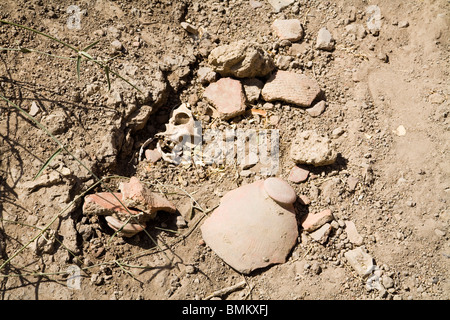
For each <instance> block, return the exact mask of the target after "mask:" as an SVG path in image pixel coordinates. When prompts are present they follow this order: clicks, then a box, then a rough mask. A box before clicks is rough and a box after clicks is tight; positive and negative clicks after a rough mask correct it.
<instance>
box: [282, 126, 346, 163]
mask: <svg viewBox="0 0 450 320" xmlns="http://www.w3.org/2000/svg"><path fill="white" fill-rule="evenodd" d="M290 156H291V159H292V160H294V161H295V163H297V164H309V165H313V166H315V167H318V166H324V165H329V164H332V163H334V162H335V161H336V158H337V153H336V152H335V151H334V150H333V149H332V148H331V141H330V140H329V138H328V137H326V136H323V135H319V134H318V133H317V132H315V131H312V130H307V131H299V132H298V133H297V135H296V136H295V138H294V140H293V141H292V144H291V149H290Z"/></svg>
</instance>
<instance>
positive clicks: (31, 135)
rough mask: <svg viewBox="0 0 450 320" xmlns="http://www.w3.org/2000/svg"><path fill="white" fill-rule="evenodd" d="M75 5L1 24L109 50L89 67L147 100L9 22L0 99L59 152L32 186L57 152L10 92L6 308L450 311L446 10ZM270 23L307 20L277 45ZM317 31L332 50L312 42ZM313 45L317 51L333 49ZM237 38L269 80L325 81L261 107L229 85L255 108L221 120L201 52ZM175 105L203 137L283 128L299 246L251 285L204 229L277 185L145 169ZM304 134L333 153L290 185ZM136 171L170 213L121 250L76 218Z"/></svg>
mask: <svg viewBox="0 0 450 320" xmlns="http://www.w3.org/2000/svg"><path fill="white" fill-rule="evenodd" d="M272 2H273V1H272ZM72 5H73V3H71V2H70V1H67V0H63V1H53V0H50V1H41V0H31V1H24V0H20V1H3V2H2V3H1V4H0V18H1V19H2V20H6V21H10V22H14V23H17V24H20V25H26V26H27V27H30V28H33V29H36V30H38V31H40V32H43V33H46V34H50V35H52V36H53V37H56V38H58V39H60V40H62V41H64V42H66V43H69V44H71V45H72V46H74V47H76V48H79V49H80V50H81V49H82V48H85V47H87V46H88V45H89V44H91V43H93V42H94V41H97V40H98V41H99V42H98V43H97V44H96V45H95V46H93V47H92V48H90V49H89V50H88V54H89V55H91V56H92V57H94V58H95V59H98V60H99V61H100V60H101V61H106V60H109V59H110V60H109V62H108V63H109V65H110V68H111V70H113V71H114V72H117V73H118V74H120V75H121V76H122V77H123V78H124V79H126V80H127V81H129V82H130V83H132V84H133V85H134V86H135V87H137V88H138V89H139V90H140V91H137V90H136V89H135V88H133V87H132V86H131V85H130V84H128V83H127V82H126V81H124V80H123V79H120V78H119V77H117V76H114V74H112V73H110V78H111V89H110V90H109V88H108V84H107V78H106V75H105V72H104V70H102V69H101V68H99V67H98V65H97V64H96V63H94V62H92V61H88V60H87V59H82V61H81V66H80V79H79V80H78V79H77V72H76V53H74V52H73V51H71V50H69V49H68V48H66V47H65V46H64V45H62V44H61V43H58V42H55V41H52V40H50V39H48V38H45V37H43V36H42V35H39V34H36V33H33V32H30V31H28V30H24V29H22V28H19V27H14V26H12V25H7V24H0V47H1V51H0V76H1V78H0V94H1V95H2V96H3V97H5V98H6V99H7V100H9V101H11V102H13V103H14V104H16V105H17V106H19V107H21V108H22V109H24V110H26V111H27V112H29V113H30V114H32V115H33V117H34V118H35V119H36V120H37V121H38V122H39V123H41V124H42V125H43V126H45V128H46V129H47V130H48V132H50V133H51V134H52V135H53V136H54V137H56V138H57V139H58V140H59V141H60V142H61V143H62V144H63V145H64V146H66V148H67V150H63V151H62V152H59V153H57V154H56V156H55V157H53V158H52V161H51V162H50V165H49V166H48V167H47V168H46V169H45V170H44V172H43V173H42V174H41V175H40V176H39V177H38V178H37V179H34V178H35V176H36V174H37V173H38V172H39V170H40V168H41V167H42V166H43V164H44V163H45V162H46V161H47V160H48V159H49V158H50V157H51V156H52V155H54V154H55V152H56V151H57V150H58V148H59V146H58V145H57V144H56V143H55V142H54V140H53V139H52V138H51V137H50V136H49V135H48V133H47V132H45V131H43V130H41V128H39V126H38V125H37V124H36V123H35V122H33V121H31V119H29V118H27V117H26V116H24V114H23V113H20V112H19V111H18V110H17V109H16V108H14V107H13V106H12V105H11V104H8V103H6V101H5V100H4V99H2V101H1V103H0V141H1V143H0V219H1V220H0V226H1V227H0V265H1V266H2V267H1V271H0V277H1V279H0V286H1V297H2V299H180V300H184V299H206V298H207V299H209V298H212V297H213V296H214V297H213V298H222V299H240V300H244V299H255V300H258V299H273V300H275V299H286V300H292V299H389V300H390V299H395V300H397V299H398V300H400V299H405V300H406V299H443V300H444V299H449V297H450V286H449V274H448V259H449V257H450V247H449V241H448V240H449V231H448V230H449V229H448V227H449V221H450V220H449V219H450V215H449V213H450V212H449V208H448V201H449V200H450V199H449V190H450V189H449V188H450V186H449V181H450V180H449V164H450V161H449V158H448V149H449V148H448V141H450V139H449V130H448V124H449V123H448V114H449V102H448V94H449V91H448V87H447V86H446V83H447V81H446V80H447V79H448V76H449V74H448V70H450V69H449V56H448V52H449V50H448V49H449V47H448V46H449V43H448V39H449V29H448V28H449V25H448V12H449V4H448V3H447V2H445V1H413V2H408V3H405V2H402V1H384V0H381V1H379V2H378V3H377V4H376V6H373V5H371V6H369V5H367V3H366V2H364V1H356V0H351V1H337V2H336V3H330V2H325V1H315V0H313V1H306V0H296V1H292V3H291V4H289V5H287V6H286V7H284V8H281V9H279V10H278V9H275V8H274V7H273V6H272V5H271V4H270V1H265V0H258V1H256V0H255V1H237V0H227V1H210V0H207V1H196V0H194V1H184V0H183V1H165V0H161V1H150V2H142V1H123V0H118V1H114V2H110V1H106V0H98V1H96V2H95V3H94V2H82V3H80V4H78V5H77V6H75V7H72V8H71V9H70V10H68V8H69V7H70V6H72ZM277 19H278V20H279V21H280V20H287V19H298V20H299V21H300V23H301V26H302V29H303V34H302V36H301V37H298V39H299V40H297V38H296V39H295V41H294V40H293V41H292V42H291V41H290V40H286V39H280V38H279V36H278V32H275V31H274V29H273V27H272V25H273V22H274V21H275V20H277ZM77 23H79V24H77ZM78 27H79V28H78ZM323 28H326V30H328V31H329V33H330V34H331V39H332V40H333V41H332V42H331V43H328V44H327V45H326V46H325V47H319V48H318V47H317V37H318V35H319V30H323ZM320 33H321V34H322V35H321V37H323V39H320V41H321V43H322V42H324V41H325V42H326V41H331V40H330V38H329V35H328V34H326V35H327V37H328V38H327V39H325V38H326V37H324V36H323V34H325V32H324V31H321V32H320ZM241 40H244V41H245V42H246V43H255V44H257V45H258V46H259V47H260V48H261V50H264V52H265V53H266V54H267V56H268V57H270V58H271V59H272V60H273V63H274V66H275V67H274V69H275V70H283V71H287V72H294V73H297V74H304V75H305V76H307V77H308V78H310V79H314V80H315V81H317V83H318V85H319V87H320V89H321V91H322V93H321V95H320V97H318V98H317V99H316V100H315V101H314V102H313V103H312V105H311V106H308V107H305V106H301V107H299V106H296V105H295V104H293V103H287V102H283V101H280V100H276V101H265V100H264V98H263V97H262V96H261V95H259V94H258V93H259V92H260V91H258V90H260V89H261V86H263V85H264V84H265V83H266V82H267V81H268V80H269V78H270V76H271V74H267V75H263V76H257V78H256V79H253V80H251V81H249V80H248V79H244V80H242V79H239V78H237V79H239V80H240V81H242V83H243V84H244V85H247V87H246V86H243V88H245V92H246V95H247V98H248V99H247V108H246V109H247V110H246V112H245V113H243V114H240V115H239V116H236V117H233V118H232V119H228V120H221V119H220V118H218V117H216V115H215V113H214V111H215V110H214V109H215V108H214V106H213V105H212V104H211V101H210V100H207V99H205V97H203V92H204V91H205V89H206V87H207V86H208V85H209V84H210V83H215V82H216V81H217V80H218V79H219V78H220V77H221V76H220V75H219V74H217V73H215V72H214V65H211V64H210V61H209V59H208V57H209V56H210V53H211V51H213V50H214V49H215V48H217V47H219V46H225V45H229V44H232V43H235V42H237V41H241ZM323 48H325V49H326V50H323ZM61 57H66V58H67V57H69V58H72V59H71V60H69V59H62V58H61ZM227 76H229V75H227ZM234 76H235V75H231V77H234ZM249 83H250V85H248V84H249ZM252 83H253V84H254V85H251V84H252ZM255 83H256V84H255ZM258 86H259V87H258ZM249 90H256V91H249ZM255 92H256V96H255V95H254V94H255ZM250 96H251V97H252V98H251V99H250V98H249V97H250ZM249 101H251V102H249ZM319 101H322V102H319ZM182 103H188V104H189V106H190V110H191V111H192V114H193V116H194V118H195V119H196V120H198V121H199V122H200V123H201V127H202V128H201V129H202V130H203V132H206V131H207V130H208V129H217V130H219V131H221V132H225V131H226V130H241V129H242V130H244V131H247V132H248V131H251V130H253V131H255V132H256V131H261V130H269V129H270V130H273V131H274V130H275V131H276V130H277V132H278V133H279V167H278V171H277V172H276V173H274V174H272V175H274V176H277V177H281V178H283V179H285V180H287V181H289V183H290V185H291V186H292V187H293V188H294V190H295V191H296V193H297V195H298V200H297V202H296V203H295V207H296V214H297V220H298V221H299V234H300V236H299V238H298V241H297V243H296V244H295V246H294V248H293V249H292V251H291V252H290V254H289V256H288V259H287V261H286V262H285V263H283V264H277V265H273V266H269V267H267V268H264V269H260V270H255V271H254V272H252V273H251V274H250V275H242V274H240V273H238V272H236V271H235V270H233V269H232V268H231V267H230V266H228V265H227V264H226V263H225V262H224V261H222V260H221V259H220V258H219V257H218V256H217V255H216V254H215V253H214V251H212V250H211V249H210V248H209V247H208V246H207V245H205V242H204V241H203V239H202V235H201V232H200V228H199V226H200V225H201V224H202V223H203V221H204V218H205V217H207V216H208V215H209V214H210V213H211V211H212V210H213V209H214V208H216V207H217V205H218V204H219V202H220V199H221V197H222V196H223V195H224V194H225V193H226V192H228V191H230V190H233V189H235V188H237V187H239V186H242V185H245V184H249V183H252V182H254V181H256V180H259V179H264V178H266V177H267V176H268V175H266V174H265V173H264V171H260V168H261V167H260V165H259V164H258V162H257V161H254V162H253V163H246V165H245V166H240V165H239V163H236V162H232V163H224V164H220V163H211V164H208V163H200V162H197V163H192V162H190V163H187V164H186V163H169V162H167V161H165V160H164V159H159V160H156V161H155V160H154V159H153V160H151V161H150V160H147V159H146V158H145V156H143V152H144V151H145V150H147V149H157V143H158V141H159V140H160V139H159V136H158V133H162V132H164V131H165V130H166V124H167V123H168V122H169V118H170V116H171V112H172V110H174V109H175V108H177V107H179V106H180V105H181V104H182ZM319 103H320V105H319ZM316 104H317V105H316ZM309 107H315V109H314V110H313V111H312V110H311V109H309ZM216 111H217V110H216ZM401 126H402V127H401ZM398 128H401V130H398ZM302 131H314V132H316V133H317V134H318V135H323V136H327V137H329V138H330V140H331V142H330V144H331V145H330V148H332V152H335V153H336V155H335V156H336V157H333V161H330V162H327V163H326V164H325V165H321V166H314V165H311V164H304V165H303V164H302V165H301V168H302V169H304V170H307V171H309V174H307V178H302V179H300V180H301V181H300V180H298V181H296V182H293V181H290V180H289V176H290V172H291V169H292V168H293V167H294V166H296V162H295V161H294V159H292V157H291V155H290V153H291V145H293V144H295V139H296V135H297V133H299V132H302ZM446 137H447V138H446ZM204 147H205V148H206V147H208V143H206V144H205V146H204ZM77 160H80V161H81V162H82V164H80V163H79V162H78V161H77ZM269 175H271V174H269ZM132 176H136V177H138V178H139V179H140V180H141V181H143V182H144V183H146V184H147V185H148V186H149V187H151V189H152V190H153V191H154V192H159V193H162V194H163V195H165V197H167V198H168V199H169V200H170V201H171V202H172V203H173V204H174V205H175V206H176V207H177V209H178V213H177V214H169V213H166V212H159V213H158V214H157V216H156V218H155V219H154V220H152V221H150V222H148V223H147V227H146V229H145V231H146V232H140V233H138V234H137V235H135V236H132V237H129V238H122V237H119V236H117V235H116V234H115V233H114V230H112V229H111V228H109V227H108V224H107V222H106V221H105V220H104V217H102V216H87V215H84V214H83V211H82V204H83V200H84V195H85V194H89V193H94V192H105V191H113V192H117V191H118V188H119V184H120V182H126V181H128V179H129V178H130V177H132ZM97 178H102V179H103V181H102V184H98V183H96V182H97V181H98V179H97ZM324 210H330V211H331V212H332V215H333V219H332V220H330V219H328V218H327V219H328V220H327V221H326V223H325V222H324V223H325V224H323V226H322V227H320V228H318V229H317V230H314V231H311V232H307V231H305V230H303V228H302V224H301V221H302V219H303V218H304V217H306V215H307V214H311V215H312V214H315V213H319V212H323V211H324ZM38 235H39V236H38ZM355 249H357V250H358V251H354V250H355ZM349 252H352V253H353V254H355V252H356V253H357V254H362V253H360V252H364V253H365V254H368V255H369V256H370V257H371V258H372V264H373V265H371V268H372V269H371V270H370V272H369V274H367V275H361V274H359V273H358V270H359V269H358V267H355V265H354V263H355V262H354V261H352V260H351V257H352V254H349ZM70 270H78V271H79V272H80V276H81V278H78V279H79V280H80V281H79V282H76V281H73V279H72V280H71V279H70V278H68V277H69V273H68V272H69V271H70ZM24 280H26V281H24ZM68 280H69V281H68ZM70 281H72V282H70ZM242 281H244V282H245V284H242ZM70 284H71V285H70ZM234 285H236V286H235V287H233V286H234ZM227 288H235V289H233V290H227ZM221 289H225V290H222V291H220V292H222V293H221V294H217V297H215V296H216V295H211V294H212V293H213V292H215V291H217V290H221Z"/></svg>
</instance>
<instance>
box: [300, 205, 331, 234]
mask: <svg viewBox="0 0 450 320" xmlns="http://www.w3.org/2000/svg"><path fill="white" fill-rule="evenodd" d="M331 220H333V214H332V213H331V210H330V209H326V210H323V211H321V212H319V213H316V214H312V213H308V214H307V215H306V217H304V218H303V219H302V222H301V225H302V228H303V230H305V231H307V232H313V231H315V230H317V229H318V228H320V227H321V226H323V225H324V224H325V223H327V222H330V221H331Z"/></svg>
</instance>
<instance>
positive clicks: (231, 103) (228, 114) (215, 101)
mask: <svg viewBox="0 0 450 320" xmlns="http://www.w3.org/2000/svg"><path fill="white" fill-rule="evenodd" d="M203 97H205V98H206V99H207V100H208V101H209V102H211V103H212V105H213V106H214V107H215V108H216V110H217V112H218V116H219V118H221V119H223V120H228V119H231V118H234V117H236V116H238V115H241V114H242V113H244V112H245V102H246V98H245V93H244V90H243V88H242V85H241V83H240V82H239V81H238V80H235V79H232V78H222V79H220V80H219V81H217V82H214V83H211V84H210V85H209V86H208V87H207V88H206V89H205V92H204V93H203Z"/></svg>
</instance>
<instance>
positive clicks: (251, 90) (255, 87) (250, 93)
mask: <svg viewBox="0 0 450 320" xmlns="http://www.w3.org/2000/svg"><path fill="white" fill-rule="evenodd" d="M241 82H242V85H243V86H244V91H245V96H246V97H247V101H248V102H250V103H254V102H256V101H257V100H258V99H259V97H260V96H261V89H262V88H263V86H264V83H263V82H262V81H261V80H259V79H257V78H250V79H243V80H242V81H241Z"/></svg>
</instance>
